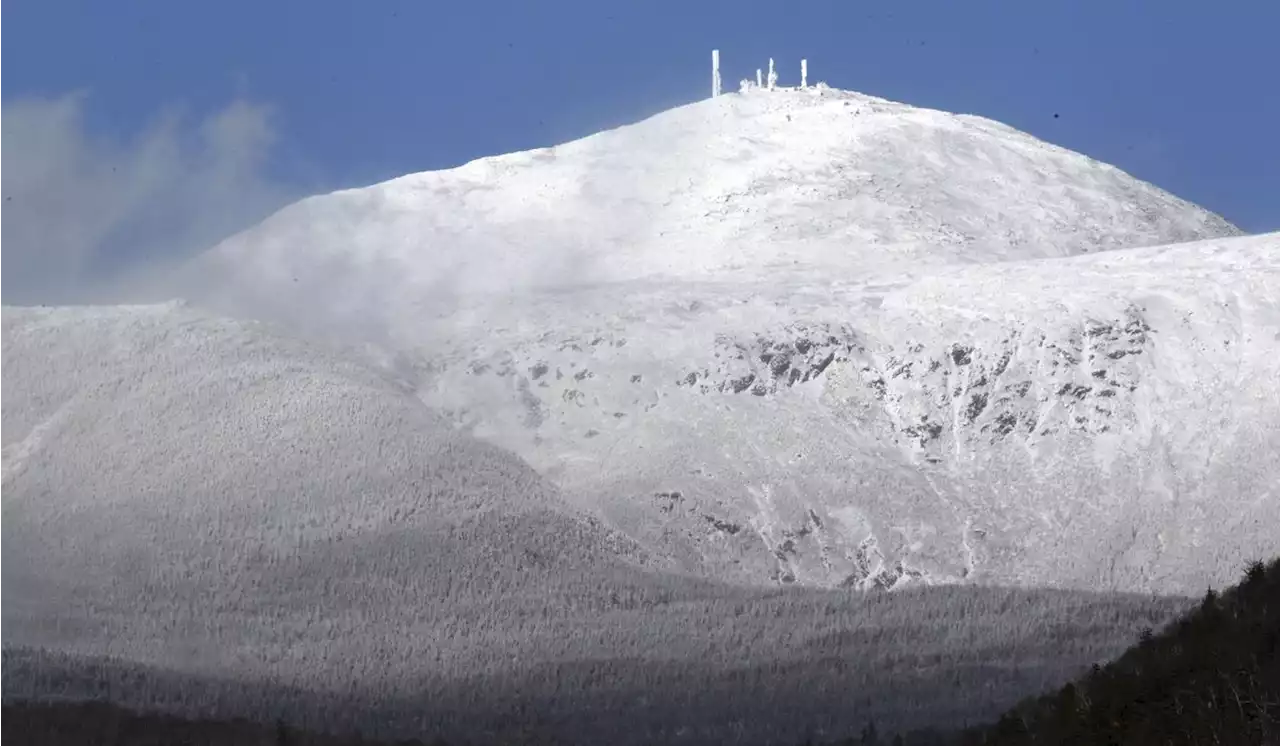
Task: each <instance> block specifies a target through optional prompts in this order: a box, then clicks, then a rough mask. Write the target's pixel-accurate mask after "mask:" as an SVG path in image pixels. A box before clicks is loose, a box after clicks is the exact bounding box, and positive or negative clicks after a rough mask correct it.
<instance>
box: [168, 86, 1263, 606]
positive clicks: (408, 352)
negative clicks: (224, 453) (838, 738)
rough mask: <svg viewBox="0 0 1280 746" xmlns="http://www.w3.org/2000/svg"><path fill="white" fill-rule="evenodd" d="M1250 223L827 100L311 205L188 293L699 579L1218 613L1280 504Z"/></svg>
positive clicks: (696, 122)
mask: <svg viewBox="0 0 1280 746" xmlns="http://www.w3.org/2000/svg"><path fill="white" fill-rule="evenodd" d="M1237 234H1238V231H1237V230H1236V229H1234V228H1233V227H1232V226H1230V225H1229V224H1227V223H1226V222H1225V221H1223V220H1221V219H1220V218H1218V217H1217V216H1214V215H1212V214H1210V213H1207V212H1205V211H1204V210H1202V209H1200V208H1198V207H1195V206H1194V205H1190V204H1188V203H1186V202H1184V201H1182V200H1179V199H1177V198H1175V197H1173V196H1171V195H1169V194H1166V193H1164V192H1162V191H1160V190H1159V189H1157V188H1155V187H1153V186H1151V185H1149V184H1145V183H1143V182H1140V181H1138V180H1135V179H1133V178H1132V177H1129V176H1128V175H1126V174H1124V173H1123V172H1121V171H1119V170H1117V169H1115V168H1113V167H1110V166H1107V165H1105V164H1101V163H1098V162H1096V161H1092V160H1090V159H1088V158H1086V157H1084V156H1081V155H1079V154H1076V153H1071V152H1068V151H1065V150H1062V149H1060V148H1057V147H1054V146H1051V145H1048V144H1046V143H1043V142H1040V141H1038V140H1036V139H1034V138H1032V137H1030V136H1028V135H1025V134H1023V133H1019V132H1017V131H1014V130H1012V129H1010V128H1008V127H1005V126H1003V125H1000V124H997V123H994V122H990V121H988V120H984V119H979V118H976V117H968V116H957V115H952V114H946V113H942V112H937V111H929V110H923V109H917V108H913V107H909V106H905V105H901V104H896V103H892V102H888V101H884V100H881V99H875V98H870V97H867V96H862V95H859V94H854V93H846V92H840V91H833V90H829V89H825V88H819V89H813V90H807V91H779V92H774V93H768V92H756V93H753V94H746V95H729V96H723V97H720V98H717V99H713V100H709V101H703V102H699V103H696V104H692V105H689V106H685V107H681V108H679V109H675V110H672V111H669V112H665V113H663V114H660V115H658V116H656V117H653V118H651V119H649V120H646V121H644V122H641V123H638V124H636V125H633V126H629V127H623V128H620V129H618V130H614V131H610V132H604V133H601V134H599V135H595V136H592V137H588V138H586V139H583V140H580V141H577V142H573V143H568V144H566V145H563V146H559V147H556V148H551V149H547V150H542V151H536V152H531V153H517V154H512V155H507V156H499V157H495V158H488V159H483V160H480V161H476V162H474V163H470V164H467V165H466V166H463V167H461V168H458V169H454V170H451V171H443V172H436V173H425V174H416V175H412V176H406V177H404V178H401V179H397V180H394V181H391V182H387V183H385V184H380V185H376V186H373V187H369V188H367V189H358V190H350V191H345V192H339V193H336V194H332V195H327V196H323V197H316V198H313V199H309V200H305V201H303V202H301V203H299V204H297V205H294V206H293V207H290V208H288V209H286V210H284V211H282V212H281V213H279V214H277V215H276V216H274V217H272V218H271V219H269V220H267V221H266V222H264V223H263V224H262V225H260V226H258V227H256V228H254V229H253V230H251V231H249V232H247V233H245V234H243V235H240V236H237V237H234V238H232V239H230V240H229V241H227V242H226V243H224V244H223V245H222V246H219V247H216V248H215V249H214V250H213V251H211V252H210V253H208V254H207V255H205V256H204V257H202V258H201V260H200V261H199V262H197V263H196V264H195V265H193V267H192V271H193V273H194V275H195V276H196V277H197V278H198V290H199V293H198V296H199V297H200V298H202V299H203V300H205V301H207V302H210V303H214V304H219V305H221V307H222V308H225V309H228V310H234V311H238V312H241V313H248V314H261V315H266V316H270V317H273V318H279V319H285V320H288V321H292V322H294V323H298V324H301V325H304V326H306V327H308V328H311V329H317V328H318V329H324V330H334V329H338V330H345V331H347V332H351V331H356V332H358V333H359V334H360V335H362V336H364V337H365V338H367V339H374V340H376V341H378V342H380V343H382V344H383V345H385V346H387V347H388V348H389V349H391V350H392V351H393V357H392V359H391V360H390V361H389V362H390V364H392V365H393V366H394V367H395V369H396V370H397V371H398V372H399V373H401V374H403V375H405V376H406V377H408V378H409V379H410V380H414V381H416V382H417V385H418V390H419V396H420V397H421V398H422V399H423V400H425V401H426V402H427V403H428V404H430V405H431V406H433V407H436V408H438V409H440V410H442V411H443V412H445V413H446V414H447V415H448V416H450V417H452V418H453V419H454V421H455V423H456V424H457V425H458V426H459V427H461V428H465V429H468V430H470V431H471V432H472V433H473V434H474V435H476V436H478V437H480V438H482V439H486V440H489V441H492V442H495V443H498V444H501V445H502V446H504V447H506V448H509V449H511V450H514V451H515V452H517V453H518V454H520V455H521V456H522V457H524V458H525V459H526V460H527V461H529V462H530V463H531V464H532V465H533V466H534V467H535V468H536V469H538V470H539V471H540V472H541V473H542V474H544V475H545V476H547V477H549V478H551V479H552V480H553V481H555V482H556V483H557V485H558V486H559V487H560V488H561V489H562V490H563V492H564V493H565V494H566V496H568V497H569V498H570V499H573V500H575V501H577V502H579V503H580V504H581V505H582V506H583V507H585V508H587V509H589V510H595V511H599V512H600V513H602V514H603V515H604V516H606V517H607V519H608V520H609V521H611V522H612V523H613V524H614V525H616V526H618V527H620V528H622V529H623V530H625V531H626V532H628V533H629V534H630V535H631V536H633V537H634V538H636V539H637V540H639V541H641V542H642V543H644V544H645V545H646V546H647V547H649V548H650V549H651V550H653V551H654V552H656V553H657V554H658V555H659V556H662V557H665V558H667V559H669V560H671V561H673V562H675V563H678V564H680V565H683V566H684V567H686V568H688V569H690V570H693V571H696V572H706V573H709V574H711V575H714V576H716V577H722V578H732V579H735V580H745V581H747V582H765V583H769V582H782V583H787V582H800V583H806V584H816V585H839V584H847V585H854V586H858V587H875V586H893V585H895V584H897V583H899V582H902V581H903V580H904V579H910V578H913V577H914V578H920V579H924V580H930V581H962V580H968V581H987V582H1017V583H1027V584H1060V585H1070V586H1084V587H1091V588H1097V587H1106V588H1118V589H1157V590H1167V591H1183V590H1189V591H1197V592H1198V591H1199V590H1201V589H1202V588H1203V587H1204V585H1205V583H1208V582H1214V583H1221V582H1226V581H1227V580H1229V579H1231V578H1233V577H1235V576H1236V575H1237V574H1238V570H1239V566H1238V565H1239V564H1240V562H1242V561H1244V559H1245V558H1246V557H1248V556H1249V555H1250V554H1251V553H1256V552H1260V551H1263V550H1267V549H1269V548H1270V544H1269V541H1270V540H1269V536H1270V534H1271V528H1272V525H1271V524H1270V523H1265V522H1262V521H1263V520H1264V519H1263V518H1262V516H1264V515H1267V513H1266V511H1267V510H1270V509H1272V508H1274V507H1275V496H1274V494H1273V493H1272V492H1271V489H1272V488H1271V486H1270V485H1272V484H1274V483H1276V481H1277V472H1276V470H1275V469H1274V467H1273V466H1272V465H1271V464H1270V463H1268V461H1267V459H1266V457H1265V454H1266V453H1267V452H1268V451H1269V450H1275V447H1276V446H1277V441H1276V427H1277V423H1278V422H1280V412H1278V411H1277V408H1278V407H1280V405H1278V404H1277V401H1278V398H1277V393H1278V392H1277V390H1276V388H1275V383H1274V381H1275V380H1277V379H1280V375H1278V373H1280V371H1278V370H1277V368H1276V362H1275V361H1276V359H1277V356H1276V355H1275V354H1274V353H1275V351H1276V349H1277V347H1278V346H1280V340H1277V338H1276V337H1275V334H1276V333H1277V331H1278V329H1277V326H1276V325H1277V317H1276V315H1275V308H1274V306H1273V305H1272V300H1271V299H1273V298H1275V297H1277V295H1278V294H1280V287H1278V286H1277V280H1276V261H1277V260H1276V254H1277V252H1278V251H1280V248H1278V247H1277V238H1276V237H1275V236H1264V237H1256V238H1239V237H1236V236H1237ZM1195 239H1201V240H1203V239H1216V240H1210V241H1208V242H1202V243H1187V242H1191V241H1193V240H1195ZM1179 242H1183V243H1179ZM1170 244H1178V245H1170ZM1144 247H1145V248H1144Z"/></svg>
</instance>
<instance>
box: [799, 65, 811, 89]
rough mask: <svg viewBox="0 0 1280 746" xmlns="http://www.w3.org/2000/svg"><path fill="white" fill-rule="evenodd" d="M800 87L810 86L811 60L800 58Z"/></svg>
mask: <svg viewBox="0 0 1280 746" xmlns="http://www.w3.org/2000/svg"><path fill="white" fill-rule="evenodd" d="M800 87H801V88H808V87H809V60H800Z"/></svg>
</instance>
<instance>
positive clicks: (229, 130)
mask: <svg viewBox="0 0 1280 746" xmlns="http://www.w3.org/2000/svg"><path fill="white" fill-rule="evenodd" d="M87 98H88V97H87V96H86V95H85V94H81V93H77V94H70V95H66V96H63V97H60V98H54V99H40V98H28V99H23V100H15V101H13V102H9V103H6V104H5V106H4V110H3V115H2V116H0V122H2V123H3V166H4V173H3V176H4V180H3V194H4V202H3V223H2V224H0V226H2V229H3V236H2V238H3V252H4V255H3V259H4V270H5V271H4V274H3V300H4V302H5V303H7V304H26V303H67V302H99V301H106V300H126V299H138V298H141V297H142V296H144V295H146V294H147V293H149V292H155V291H156V288H157V284H156V278H157V277H159V276H161V275H163V273H164V270H165V269H166V268H168V267H172V266H173V264H174V263H175V262H176V261H178V260H180V259H182V258H185V257H187V256H190V255H191V254H192V253H193V252H196V251H199V250H201V249H204V248H207V247H208V246H210V245H212V244H213V243H215V242H217V241H218V240H220V239H221V238H224V237H225V236H227V235H229V234H231V233H233V232H235V231H237V230H240V229H243V228H245V227H247V226H249V225H250V224H252V223H253V222H256V221H257V220H259V219H261V218H262V217H264V216H265V215H266V214H268V213H269V212H271V211H272V210H274V209H276V208H278V207H280V206H282V205H283V204H284V203H286V202H288V201H289V200H290V199H292V198H293V197H294V196H296V194H293V193H292V190H290V189H287V188H286V187H284V186H283V185H282V184H280V183H277V182H274V181H273V180H272V179H271V178H269V177H268V176H267V175H266V168H265V167H266V163H267V156H268V154H269V151H270V148H271V146H272V144H273V142H274V140H275V133H274V130H273V128H272V122H271V112H270V110H269V108H268V107H265V106H263V105H260V104H255V103H250V102H246V101H234V102H232V103H231V104H229V105H228V106H226V107H225V108H223V109H222V110H220V111H217V112H215V113H213V114H211V115H209V116H208V117H207V118H205V119H204V120H202V121H197V122H191V121H189V120H187V119H185V118H184V117H182V116H180V115H179V114H178V113H177V112H175V111H166V112H162V113H161V114H159V115H158V116H156V117H155V118H154V120H153V121H152V123H151V124H150V125H148V126H147V127H146V128H144V129H143V131H141V132H140V133H138V134H137V135H136V136H134V137H132V138H130V139H127V140H121V139H112V138H105V137H100V136H95V135H94V134H93V133H91V132H90V131H89V130H88V128H87V127H86V123H85V105H86V103H87Z"/></svg>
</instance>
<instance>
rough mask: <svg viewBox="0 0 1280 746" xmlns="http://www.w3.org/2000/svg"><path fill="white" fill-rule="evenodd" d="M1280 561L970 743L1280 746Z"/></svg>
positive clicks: (968, 737)
mask: <svg viewBox="0 0 1280 746" xmlns="http://www.w3.org/2000/svg"><path fill="white" fill-rule="evenodd" d="M1278 653H1280V559H1274V560H1272V561H1271V563H1270V564H1266V565H1264V564H1263V563H1261V562H1256V563H1254V564H1252V565H1250V566H1249V569H1248V572H1247V573H1246V574H1245V577H1244V579H1243V580H1241V581H1240V583H1239V584H1238V585H1236V586H1235V587H1233V588H1231V589H1230V590H1228V591H1226V592H1224V593H1222V594H1221V595H1219V594H1216V593H1214V592H1212V591H1209V592H1208V593H1206V594H1205V596H1204V599H1203V600H1202V601H1201V603H1200V605H1199V606H1198V607H1197V608H1196V609H1195V610H1194V611H1192V612H1190V613H1189V614H1187V615H1186V616H1184V617H1182V618H1181V619H1179V620H1178V621H1177V622H1175V623H1174V624H1172V625H1170V626H1169V627H1167V628H1165V629H1164V630H1163V631H1161V632H1160V633H1158V634H1152V632H1151V630H1145V631H1144V632H1143V634H1142V637H1141V639H1140V641H1139V642H1138V644H1137V645H1135V646H1134V647H1132V648H1130V649H1129V650H1128V651H1127V652H1126V653H1125V654H1124V655H1122V656H1120V658H1118V659H1117V660H1116V661H1114V662H1112V663H1110V664H1107V665H1105V666H1095V667H1094V668H1093V670H1092V671H1091V672H1090V673H1089V674H1088V675H1087V676H1085V677H1084V678H1083V679H1080V680H1078V681H1076V682H1074V683H1070V684H1067V685H1065V686H1063V687H1062V688H1061V689H1059V690H1057V691H1056V692H1053V693H1051V694H1047V695H1045V696H1042V697H1038V698H1036V699H1033V700H1028V701H1026V702H1024V703H1022V704H1021V705H1019V706H1018V707H1016V708H1014V709H1013V710H1011V711H1010V712H1009V713H1007V714H1006V715H1004V716H1003V717H1002V718H1001V719H1000V720H999V722H998V723H996V724H995V725H992V726H989V727H985V728H979V729H974V730H971V731H969V732H967V733H966V734H965V735H964V738H963V740H962V741H961V743H962V744H964V746H1024V745H1029V744H1064V745H1065V744H1080V743H1090V744H1094V743H1096V744H1188V745H1190V744H1277V743H1280V655H1278Z"/></svg>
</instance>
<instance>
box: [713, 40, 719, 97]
mask: <svg viewBox="0 0 1280 746" xmlns="http://www.w3.org/2000/svg"><path fill="white" fill-rule="evenodd" d="M719 95H720V50H719V49H713V50H711V97H712V98H715V97H716V96H719Z"/></svg>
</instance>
